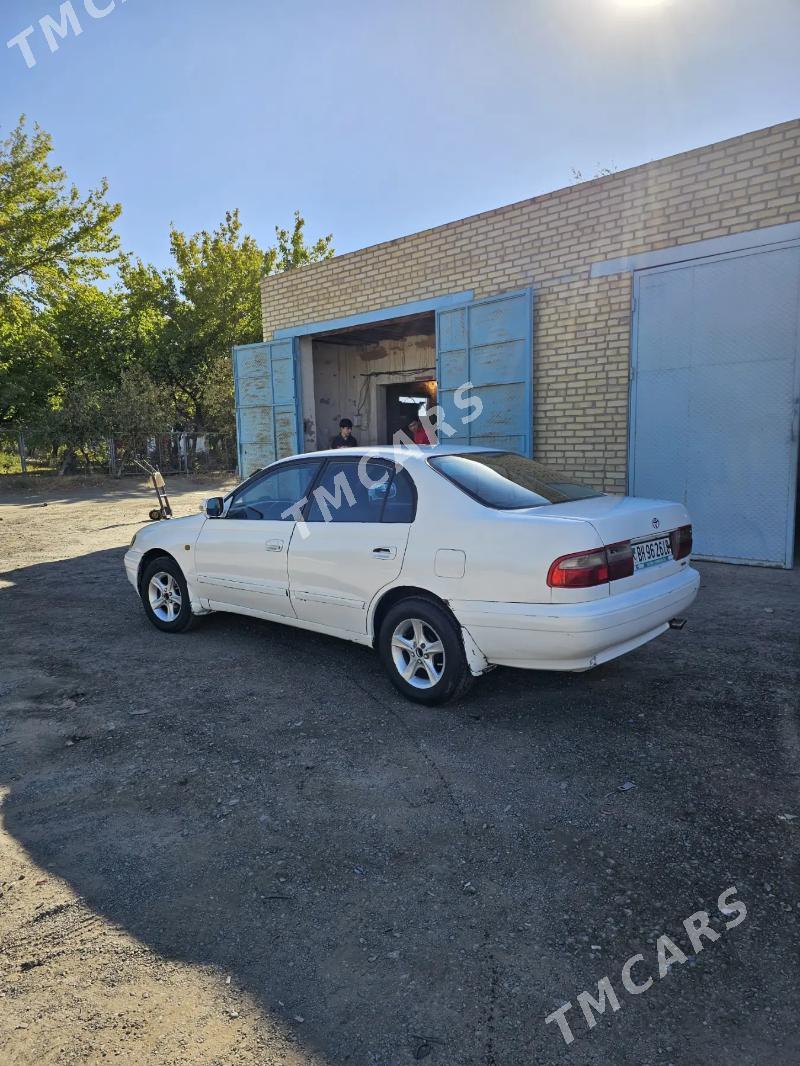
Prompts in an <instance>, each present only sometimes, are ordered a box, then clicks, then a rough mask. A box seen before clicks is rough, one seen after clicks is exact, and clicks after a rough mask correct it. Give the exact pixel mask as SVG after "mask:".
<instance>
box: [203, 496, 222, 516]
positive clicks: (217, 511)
mask: <svg viewBox="0 0 800 1066" xmlns="http://www.w3.org/2000/svg"><path fill="white" fill-rule="evenodd" d="M224 507H225V501H224V500H223V499H222V497H221V496H212V497H211V499H210V500H206V501H205V503H204V504H203V511H204V512H205V516H206V518H221V517H222V512H223V510H224Z"/></svg>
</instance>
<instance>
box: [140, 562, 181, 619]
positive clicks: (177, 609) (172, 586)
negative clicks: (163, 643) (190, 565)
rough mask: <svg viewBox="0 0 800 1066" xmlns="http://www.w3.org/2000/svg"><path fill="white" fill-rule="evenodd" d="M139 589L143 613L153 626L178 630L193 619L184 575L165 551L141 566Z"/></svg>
mask: <svg viewBox="0 0 800 1066" xmlns="http://www.w3.org/2000/svg"><path fill="white" fill-rule="evenodd" d="M139 593H140V595H141V598H142V603H143V605H144V613H145V614H146V615H147V617H148V618H149V620H150V621H151V622H152V623H153V625H154V626H155V627H156V628H157V629H161V630H163V631H164V632H165V633H182V632H183V631H184V630H186V629H188V628H189V626H190V625H191V624H192V622H193V621H194V616H193V615H192V605H191V603H190V602H189V588H188V586H187V584H186V578H185V577H184V576H183V571H182V570H181V568H180V567H179V566H178V564H177V563H176V562H175V560H174V559H173V558H171V557H170V556H169V555H162V556H160V557H159V558H158V559H154V560H153V561H152V562H151V563H150V564H149V565H148V566H147V567H145V570H144V573H143V574H142V580H141V583H140V585H139Z"/></svg>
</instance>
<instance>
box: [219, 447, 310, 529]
mask: <svg viewBox="0 0 800 1066" xmlns="http://www.w3.org/2000/svg"><path fill="white" fill-rule="evenodd" d="M321 467H322V460H316V461H309V462H305V463H292V464H291V465H285V466H277V467H275V468H273V469H272V470H269V471H268V472H267V473H266V474H265V475H264V476H263V477H261V478H259V479H258V480H257V481H255V482H253V483H252V484H250V485H248V486H247V487H246V488H244V489H242V490H241V492H239V493H238V494H236V495H235V496H234V498H233V500H232V501H231V505H230V507H229V509H228V513H227V515H226V517H227V518H233V519H244V520H249V521H267V520H271V521H277V522H280V521H284V522H293V521H295V518H294V516H293V515H292V514H291V513H290V512H291V509H293V508H296V505H297V504H302V502H303V500H304V499H305V497H306V496H307V494H308V490H309V489H310V488H311V484H312V482H313V480H314V478H315V477H316V476H317V474H318V473H319V471H320V468H321ZM295 513H297V511H296V510H295Z"/></svg>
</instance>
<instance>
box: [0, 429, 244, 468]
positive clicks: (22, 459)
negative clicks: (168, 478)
mask: <svg viewBox="0 0 800 1066" xmlns="http://www.w3.org/2000/svg"><path fill="white" fill-rule="evenodd" d="M135 459H144V460H146V461H147V462H148V463H150V464H151V465H152V466H155V467H157V468H158V469H159V470H160V471H161V472H162V474H201V475H202V474H205V473H231V472H233V471H235V470H236V462H237V452H236V441H235V439H234V438H233V437H230V436H228V435H227V434H224V433H194V432H192V433H190V432H186V431H177V430H170V431H168V432H165V433H160V434H157V435H156V436H153V437H149V438H148V439H147V440H144V441H141V442H139V443H137V444H135V445H134V446H132V447H131V446H130V445H129V444H126V443H124V442H122V441H119V440H113V439H108V440H98V441H94V442H92V443H90V444H86V445H84V446H83V447H80V448H75V447H72V446H70V445H68V444H66V443H63V442H61V443H58V442H56V443H53V442H52V441H51V440H49V439H47V438H46V437H44V436H43V435H42V434H40V433H38V432H37V431H36V430H35V429H27V428H24V429H18V428H11V429H5V430H1V431H0V475H3V474H5V475H9V474H11V475H13V474H16V475H23V476H31V475H52V474H87V475H88V474H107V475H110V476H111V477H125V476H129V475H136V476H141V469H140V468H139V467H138V466H137V465H136V463H135V462H134V460H135Z"/></svg>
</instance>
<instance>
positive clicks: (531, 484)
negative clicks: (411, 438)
mask: <svg viewBox="0 0 800 1066" xmlns="http://www.w3.org/2000/svg"><path fill="white" fill-rule="evenodd" d="M428 462H429V463H430V465H431V466H432V467H433V468H434V469H435V470H438V471H439V473H440V474H444V476H445V477H446V478H447V479H448V481H452V482H453V484H454V485H458V487H459V488H460V489H462V490H463V491H464V492H466V493H467V495H469V496H472V497H473V498H474V499H476V500H477V501H478V502H479V503H482V504H484V506H486V507H495V508H497V509H498V510H503V511H505V510H512V509H516V508H521V507H543V506H544V505H546V504H549V503H569V502H570V501H571V500H585V499H588V498H589V497H590V496H602V495H603V494H602V493H601V492H598V491H597V489H593V488H590V487H589V486H588V485H581V484H579V483H578V482H577V481H573V480H572V479H571V478H570V477H568V476H567V475H566V474H562V473H561V472H560V471H558V470H554V469H553V468H552V467H549V466H545V465H544V463H537V462H536V460H535V459H527V458H526V457H525V456H524V455H516V454H515V453H514V452H472V453H470V454H468V455H435V456H431V458H430V459H429V460H428Z"/></svg>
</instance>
